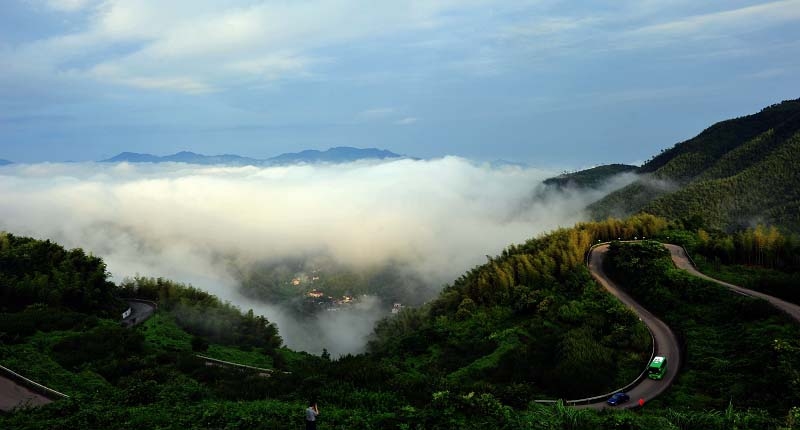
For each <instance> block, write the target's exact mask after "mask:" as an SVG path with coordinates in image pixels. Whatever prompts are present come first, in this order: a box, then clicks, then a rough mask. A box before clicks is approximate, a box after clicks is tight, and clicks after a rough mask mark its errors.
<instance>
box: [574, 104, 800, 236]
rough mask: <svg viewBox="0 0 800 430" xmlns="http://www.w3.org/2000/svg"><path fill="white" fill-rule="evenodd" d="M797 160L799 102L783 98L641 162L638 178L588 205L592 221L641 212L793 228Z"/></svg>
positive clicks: (797, 219) (799, 194)
mask: <svg viewBox="0 0 800 430" xmlns="http://www.w3.org/2000/svg"><path fill="white" fill-rule="evenodd" d="M799 160H800V100H791V101H786V102H783V103H781V104H778V105H774V106H770V107H769V108H766V109H764V110H762V111H761V112H759V113H757V114H754V115H749V116H746V117H742V118H737V119H732V120H729V121H724V122H721V123H718V124H715V125H713V126H712V127H710V128H708V129H707V130H705V131H704V132H702V133H701V134H699V135H698V136H697V137H695V138H693V139H690V140H688V141H685V142H681V143H679V144H676V145H675V146H674V147H673V148H671V149H669V150H666V151H664V152H662V153H661V154H660V155H658V156H657V157H655V158H653V159H652V160H650V161H649V162H648V163H646V164H645V165H644V166H642V167H641V168H640V169H639V173H642V174H644V175H643V176H642V178H641V179H640V180H638V181H636V182H634V183H633V184H631V185H629V186H627V187H625V188H623V189H620V190H618V191H615V192H614V193H611V194H609V195H608V196H606V197H605V198H603V199H602V200H600V201H599V202H596V203H594V204H592V205H591V206H590V210H591V212H592V214H593V216H594V217H595V218H604V217H607V216H627V215H629V214H632V213H636V212H639V211H643V212H647V213H652V214H656V215H659V216H664V217H666V218H669V219H672V220H678V219H687V218H690V217H699V218H700V219H702V220H703V224H704V225H703V227H710V228H715V229H735V228H738V227H740V226H742V225H750V224H752V223H753V222H754V221H759V220H761V221H766V222H769V223H770V224H776V225H780V226H782V227H786V228H789V229H792V230H794V231H800V172H798V169H797V168H796V167H797V165H798V161H799ZM697 227H700V226H694V227H691V229H694V228H697Z"/></svg>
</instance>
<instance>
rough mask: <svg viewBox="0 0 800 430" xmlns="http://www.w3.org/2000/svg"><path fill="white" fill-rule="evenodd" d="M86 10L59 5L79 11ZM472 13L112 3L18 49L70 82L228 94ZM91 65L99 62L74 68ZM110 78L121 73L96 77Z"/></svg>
mask: <svg viewBox="0 0 800 430" xmlns="http://www.w3.org/2000/svg"><path fill="white" fill-rule="evenodd" d="M88 4H89V2H88V1H84V0H69V1H67V0H62V1H59V2H54V5H57V7H61V8H74V9H78V8H79V7H85V6H86V5H88ZM465 5H467V6H469V5H470V2H468V3H466V4H459V3H458V2H447V1H434V2H431V1H422V0H413V1H406V2H377V3H376V2H363V1H359V0H310V1H305V2H278V1H245V0H240V1H237V2H217V1H211V0H205V1H200V0H193V1H188V0H171V1H169V2H164V1H161V0H140V1H128V0H106V1H104V2H103V3H102V4H100V5H99V6H98V7H97V8H95V10H94V13H92V14H90V15H89V21H88V25H87V26H86V28H84V29H83V30H81V31H79V32H77V33H74V34H69V35H61V36H57V37H53V38H50V39H46V40H42V41H38V42H35V43H31V44H28V45H24V46H21V47H18V49H17V51H18V52H17V53H16V55H17V56H18V58H20V59H26V60H31V59H34V58H35V59H38V61H42V62H45V63H48V64H50V67H51V68H52V69H54V71H58V70H62V69H63V68H64V67H65V66H64V64H65V63H66V64H71V65H70V66H69V70H70V72H71V73H73V74H74V73H79V72H81V71H84V72H87V76H90V77H93V78H99V79H102V80H108V81H110V82H112V83H117V84H124V85H131V86H135V87H145V88H160V89H169V90H175V91H181V92H189V93H194V92H197V91H196V85H183V84H182V83H180V82H179V83H177V84H173V83H174V82H175V81H176V80H178V79H179V80H180V81H186V82H195V83H198V82H201V83H202V85H204V86H205V87H208V88H225V87H227V86H229V85H231V83H232V82H233V83H235V82H239V81H240V80H242V79H244V80H248V81H252V80H265V81H268V80H275V79H282V78H297V77H303V76H309V75H310V70H309V67H310V66H311V65H312V64H316V63H318V62H320V61H321V58H320V57H319V54H318V53H317V52H319V51H320V50H321V49H325V48H330V47H336V46H339V45H341V44H343V43H346V42H350V41H354V40H362V39H369V38H374V37H380V36H382V35H388V34H393V33H396V32H400V31H408V30H415V29H425V28H433V27H435V26H436V25H438V24H439V20H440V16H441V15H443V14H445V13H446V12H447V11H449V10H451V9H454V8H459V9H460V8H463V7H465ZM94 56H96V58H99V60H95V62H94V63H90V64H87V65H84V66H75V65H74V63H75V62H76V61H78V62H79V63H80V61H82V60H83V59H85V58H89V57H94ZM110 69H113V70H115V71H116V73H114V74H113V75H110V74H103V73H100V74H97V73H91V72H92V71H95V70H110ZM178 77H180V78H178ZM142 83H144V85H143V84H142ZM151 83H155V84H154V85H151Z"/></svg>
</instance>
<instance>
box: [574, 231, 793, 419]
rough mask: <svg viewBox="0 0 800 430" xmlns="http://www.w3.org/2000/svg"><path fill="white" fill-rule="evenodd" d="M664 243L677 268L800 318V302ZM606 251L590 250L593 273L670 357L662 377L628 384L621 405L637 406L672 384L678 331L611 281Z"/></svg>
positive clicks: (677, 358) (677, 356) (601, 401)
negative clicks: (703, 264) (704, 266)
mask: <svg viewBox="0 0 800 430" xmlns="http://www.w3.org/2000/svg"><path fill="white" fill-rule="evenodd" d="M664 247H666V248H667V249H668V250H669V252H670V256H671V257H672V262H673V263H674V264H675V266H676V267H677V268H679V269H681V270H685V271H686V272H689V273H690V274H692V275H694V276H697V277H700V278H703V279H706V280H709V281H712V282H716V283H717V284H720V285H722V286H724V287H726V288H728V289H729V290H731V291H732V292H734V293H737V294H742V295H745V296H749V297H753V298H758V299H762V300H766V301H767V302H768V303H769V304H771V305H772V306H774V307H775V308H777V309H780V310H781V311H783V312H785V313H786V314H788V315H789V316H790V317H792V318H793V319H794V320H795V321H797V322H800V306H798V305H796V304H793V303H789V302H787V301H785V300H781V299H778V298H776V297H772V296H770V295H767V294H764V293H761V292H758V291H753V290H750V289H747V288H742V287H739V286H737V285H733V284H730V283H727V282H724V281H720V280H719V279H714V278H712V277H710V276H708V275H705V274H703V273H701V272H700V271H698V270H697V268H696V267H695V266H694V263H693V262H692V261H691V258H689V256H688V255H687V254H686V250H685V249H684V248H683V247H681V246H678V245H672V244H664ZM607 252H608V244H603V245H598V246H596V247H594V248H593V249H592V250H590V251H589V260H588V264H589V271H590V272H591V273H592V276H593V277H594V278H595V279H596V280H597V282H599V283H600V284H601V285H602V286H603V287H604V288H605V289H606V290H608V292H610V293H611V294H613V295H614V296H615V297H617V298H618V299H619V300H620V301H621V302H622V303H624V304H625V305H626V306H628V307H629V308H631V309H632V310H633V311H634V312H636V314H637V315H638V316H639V318H640V319H641V320H642V322H643V323H644V324H645V325H646V326H647V328H648V329H649V330H650V333H651V334H652V335H653V340H654V343H655V345H654V346H655V355H660V356H664V357H667V359H668V360H669V371H668V372H667V375H666V376H665V377H664V379H662V380H660V381H654V380H651V379H648V378H640V379H639V380H638V382H637V383H634V384H633V385H632V386H630V387H627V388H626V392H627V393H628V395H629V396H630V397H631V402H629V403H628V404H625V405H622V406H621V407H623V408H633V407H637V406H638V403H637V401H638V399H644V400H645V402H646V401H648V400H650V399H652V398H654V397H656V396H658V395H659V394H661V393H662V392H664V391H665V390H666V389H667V388H668V387H669V386H670V385H671V384H672V382H673V381H674V380H675V378H676V377H677V376H678V369H680V366H681V360H682V357H681V350H680V346H679V344H678V340H677V338H676V337H675V334H674V333H673V332H672V330H671V329H670V328H669V327H668V326H667V325H666V324H664V322H663V321H661V320H660V319H658V318H656V317H655V316H654V315H653V314H651V313H650V312H649V311H648V310H647V309H645V308H643V307H642V306H641V305H640V304H639V303H637V302H636V301H635V300H633V299H632V298H631V297H630V296H629V295H628V294H627V293H625V292H624V291H622V289H620V288H619V286H617V285H616V284H615V283H614V282H613V281H611V279H609V277H608V276H607V275H606V273H605V272H604V271H603V261H604V260H605V258H606V253H607ZM576 402H577V401H567V403H571V404H574V405H576V406H577V407H586V408H594V409H602V408H605V407H608V406H607V404H606V403H605V397H604V398H602V399H599V400H596V401H592V402H591V403H588V404H581V405H579V406H578V404H577V403H576Z"/></svg>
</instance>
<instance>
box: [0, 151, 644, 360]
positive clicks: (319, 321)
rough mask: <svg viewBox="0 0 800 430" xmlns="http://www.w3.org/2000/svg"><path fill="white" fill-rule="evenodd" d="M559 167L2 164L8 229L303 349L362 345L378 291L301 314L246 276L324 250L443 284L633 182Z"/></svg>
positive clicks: (3, 218)
mask: <svg viewBox="0 0 800 430" xmlns="http://www.w3.org/2000/svg"><path fill="white" fill-rule="evenodd" d="M555 174H556V172H554V171H553V170H549V169H537V168H521V167H517V166H505V167H492V166H491V165H489V164H478V163H474V162H471V161H469V160H465V159H462V158H458V157H445V158H440V159H435V160H410V159H403V160H396V161H390V162H356V163H350V164H336V165H295V166H284V167H268V168H263V167H252V166H246V167H223V166H197V165H187V164H172V163H165V164H128V163H121V164H104V163H67V164H51V163H44V164H28V165H11V166H6V167H2V168H0V230H5V231H8V232H11V233H14V234H18V235H28V236H33V237H37V238H41V239H51V240H53V241H56V242H58V243H61V244H62V245H64V246H66V247H70V248H73V247H80V248H83V249H85V250H87V251H88V252H91V253H93V254H94V255H97V256H100V257H102V258H103V259H104V260H105V261H106V263H107V265H108V270H109V271H110V273H111V274H112V276H113V278H114V279H115V280H121V279H123V278H124V277H127V276H133V275H136V274H140V275H143V276H156V277H158V276H163V277H166V278H170V279H173V280H176V281H180V282H185V283H191V284H193V285H194V286H196V287H199V288H202V289H204V290H207V291H209V292H211V293H214V294H216V295H218V296H219V297H220V298H222V299H223V300H229V301H231V302H233V303H235V304H238V305H240V306H241V307H242V308H244V309H245V310H246V309H250V308H252V309H254V311H256V312H257V313H262V314H264V315H265V316H267V318H268V319H270V320H271V321H274V322H276V323H277V324H278V327H279V329H280V332H281V335H282V336H283V337H284V340H285V342H286V344H287V345H288V346H290V347H293V348H297V349H303V350H307V351H310V352H317V353H318V352H320V351H321V350H322V348H327V349H328V350H329V351H331V353H332V354H334V355H339V354H344V353H350V352H359V351H361V350H362V349H363V347H364V345H365V341H366V340H365V339H366V337H367V336H368V335H369V333H370V332H371V330H372V327H373V326H374V323H375V322H376V321H377V320H378V319H380V318H382V317H384V316H386V314H387V311H386V310H385V309H382V308H379V305H378V303H379V302H378V301H368V302H365V303H364V304H363V305H362V306H361V309H359V310H358V312H354V313H348V312H323V313H321V314H320V315H319V316H318V317H317V318H316V319H315V320H312V321H297V320H296V319H295V318H294V317H293V316H292V315H291V313H290V312H286V310H285V309H282V308H281V307H280V306H276V305H275V304H272V303H263V302H255V301H253V300H249V299H246V298H244V297H243V296H242V295H241V294H240V292H239V289H238V281H237V279H240V278H239V277H237V274H236V273H235V271H236V270H242V268H246V267H248V266H252V265H255V264H261V263H269V262H272V261H280V260H282V259H286V258H302V257H303V256H307V255H319V254H324V255H328V256H331V257H333V258H334V259H335V260H336V261H337V262H339V263H341V264H344V265H348V266H350V267H355V268H358V267H370V266H374V265H377V264H382V263H385V262H387V261H393V262H397V263H399V264H402V265H403V266H404V267H407V268H410V270H413V271H414V272H415V274H416V275H419V276H421V277H422V278H423V279H425V280H426V282H427V283H428V284H429V285H431V286H435V287H432V289H431V291H430V297H434V296H435V294H436V290H437V289H438V288H439V287H440V286H441V285H442V284H445V283H448V282H451V281H452V280H454V279H455V278H456V277H458V276H459V275H460V274H461V273H463V272H464V271H465V270H467V269H469V268H471V267H473V266H475V265H476V264H480V263H482V262H484V261H485V259H486V257H485V256H486V255H494V254H497V253H499V252H500V251H501V250H502V249H503V248H504V247H506V246H508V245H509V244H512V243H520V242H523V241H524V240H526V239H528V238H531V237H534V236H536V235H538V234H540V233H542V232H546V231H549V230H552V229H554V228H557V227H559V226H570V225H572V224H574V223H575V222H577V221H580V220H582V219H583V217H584V213H583V208H584V207H585V206H586V204H587V203H590V202H592V201H594V200H596V199H598V198H600V197H601V196H603V195H604V194H606V193H607V192H609V191H610V190H613V189H615V188H619V187H621V186H623V185H625V184H627V183H629V182H631V181H632V180H633V176H632V175H625V176H621V177H618V178H616V179H614V180H612V181H610V183H609V184H607V185H606V186H604V187H602V189H597V190H562V191H557V190H553V189H546V188H545V187H544V186H543V185H542V184H541V181H542V180H543V179H545V178H548V177H551V176H554V175H555Z"/></svg>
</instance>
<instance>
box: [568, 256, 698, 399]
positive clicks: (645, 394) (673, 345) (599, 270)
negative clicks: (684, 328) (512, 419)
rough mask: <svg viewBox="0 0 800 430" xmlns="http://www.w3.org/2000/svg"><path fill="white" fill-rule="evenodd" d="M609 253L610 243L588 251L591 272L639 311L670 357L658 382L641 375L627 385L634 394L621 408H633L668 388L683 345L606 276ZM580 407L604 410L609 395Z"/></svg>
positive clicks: (657, 344) (657, 350) (660, 350)
mask: <svg viewBox="0 0 800 430" xmlns="http://www.w3.org/2000/svg"><path fill="white" fill-rule="evenodd" d="M607 252H608V245H607V244H604V245H599V246H596V247H594V248H592V250H591V251H589V271H590V272H591V273H592V276H593V277H594V278H595V279H596V280H597V282H599V283H600V285H602V286H603V287H604V288H605V289H606V290H608V292H610V293H611V294H613V295H614V297H616V298H618V299H619V300H620V301H621V302H622V303H624V304H625V306H628V307H629V308H631V309H632V310H633V311H634V312H636V315H638V316H639V319H641V320H642V322H643V323H644V324H645V325H646V326H647V328H648V329H650V333H651V334H652V335H653V341H654V344H655V345H654V347H655V355H660V356H662V357H667V363H668V366H669V370H668V371H667V374H666V376H664V379H661V380H659V381H656V380H653V379H649V378H647V377H644V378H639V380H638V383H636V384H635V385H633V386H632V387H630V388H627V390H626V392H627V393H628V395H629V396H630V397H631V401H630V402H628V403H626V404H624V405H621V406H620V407H622V408H626V407H627V408H632V407H637V406H639V404H638V400H639V399H644V401H645V402H647V401H648V400H650V399H653V398H654V397H656V396H658V395H659V394H661V393H662V392H664V390H666V389H667V388H669V386H670V385H671V384H672V381H674V380H675V378H676V377H677V376H678V369H680V367H681V360H682V357H681V348H680V345H679V344H678V338H677V337H676V336H675V333H673V332H672V330H671V329H670V328H669V327H668V326H667V325H666V324H664V322H663V321H661V320H660V319H658V318H656V316H655V315H653V314H651V313H650V311H648V310H647V309H645V308H644V307H642V305H640V304H639V303H637V302H636V301H635V300H633V298H631V296H629V295H628V294H627V293H626V292H624V291H622V289H621V288H620V287H619V286H618V285H617V284H615V283H614V282H613V281H611V279H610V278H609V277H608V275H606V273H605V271H604V270H603V261H605V258H606V254H607ZM579 407H587V408H593V409H602V408H605V407H608V405H607V404H606V398H605V397H603V398H601V399H598V400H596V401H594V402H592V403H588V404H585V405H580V406H579Z"/></svg>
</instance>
